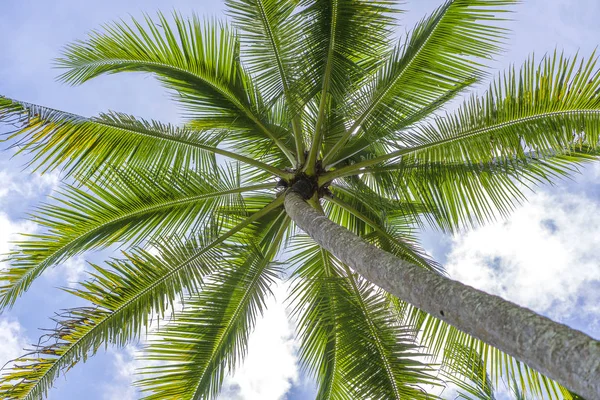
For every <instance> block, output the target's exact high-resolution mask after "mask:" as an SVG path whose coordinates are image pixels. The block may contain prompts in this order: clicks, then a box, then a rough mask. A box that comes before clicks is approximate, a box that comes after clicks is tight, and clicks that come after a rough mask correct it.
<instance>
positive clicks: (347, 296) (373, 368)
mask: <svg viewBox="0 0 600 400" xmlns="http://www.w3.org/2000/svg"><path fill="white" fill-rule="evenodd" d="M295 247H296V248H297V250H298V253H297V254H295V255H294V257H293V260H292V262H293V264H296V265H297V266H298V268H297V269H296V271H295V272H294V275H293V279H294V284H293V288H292V291H291V295H290V297H291V299H292V304H293V307H294V308H293V312H294V314H295V316H296V317H297V320H298V329H299V336H300V340H301V347H300V348H301V350H300V358H301V360H302V363H303V367H304V368H305V369H307V370H308V371H309V372H310V373H312V374H313V375H316V377H317V379H318V381H319V395H318V398H323V399H346V398H386V399H387V398H390V399H393V398H404V397H405V396H406V397H407V398H411V399H412V398H415V399H419V398H427V395H426V394H425V393H423V392H421V391H420V390H419V389H418V388H417V387H416V385H419V384H432V383H435V379H434V378H432V377H431V376H430V374H429V371H428V369H427V367H425V366H424V365H423V364H421V363H420V362H419V361H418V357H419V354H418V352H417V350H416V346H415V345H414V344H413V343H411V341H410V340H407V338H408V337H409V336H410V332H409V331H408V330H406V329H405V328H404V327H402V326H401V325H398V324H395V323H390V322H391V321H392V320H393V314H392V313H391V310H390V308H389V307H388V302H387V299H386V296H385V295H384V294H383V293H382V292H381V291H380V290H379V289H377V288H375V287H374V286H373V285H371V284H369V283H367V282H365V281H364V280H361V279H359V278H357V277H355V276H354V275H352V274H351V273H350V274H349V272H350V271H349V270H348V269H347V268H346V267H344V266H343V265H341V264H340V263H339V262H337V260H335V259H334V258H333V257H332V256H331V255H330V254H329V253H327V252H326V251H324V250H323V249H321V248H320V247H319V246H317V245H315V244H314V242H312V241H311V240H310V239H308V238H305V237H299V238H297V240H296V246H295ZM429 398H432V397H429Z"/></svg>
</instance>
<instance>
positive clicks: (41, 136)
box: [0, 0, 600, 399]
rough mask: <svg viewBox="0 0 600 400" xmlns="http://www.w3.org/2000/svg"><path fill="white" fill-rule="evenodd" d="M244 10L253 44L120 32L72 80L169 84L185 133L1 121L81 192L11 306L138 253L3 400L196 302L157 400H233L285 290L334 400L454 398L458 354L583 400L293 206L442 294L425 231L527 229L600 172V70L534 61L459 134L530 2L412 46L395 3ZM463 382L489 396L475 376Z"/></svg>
mask: <svg viewBox="0 0 600 400" xmlns="http://www.w3.org/2000/svg"><path fill="white" fill-rule="evenodd" d="M226 3H227V5H228V8H229V16H230V17H231V20H232V26H233V28H232V27H230V26H228V25H227V24H226V23H221V22H216V21H212V20H200V19H199V18H197V17H193V18H191V19H185V18H183V17H181V16H180V15H178V14H174V15H173V17H172V20H171V19H168V18H166V17H165V16H163V15H161V14H159V15H158V17H157V19H151V18H150V17H146V19H145V21H143V22H139V21H136V20H133V21H131V23H128V24H127V23H122V22H121V23H115V24H112V25H108V26H105V27H104V29H103V31H102V32H93V33H91V34H90V36H89V37H88V38H87V39H86V40H85V41H81V42H76V43H73V44H71V45H69V46H67V47H66V49H65V51H64V55H63V57H62V58H60V59H58V61H57V62H58V65H59V67H61V68H64V71H65V72H64V73H63V74H62V75H61V79H62V80H63V81H65V82H67V83H70V84H81V83H83V82H85V81H88V80H90V79H92V78H94V77H97V76H99V75H102V74H107V73H117V72H145V73H151V74H153V75H155V76H156V77H157V78H158V79H159V81H160V82H161V83H162V84H163V85H164V86H165V87H166V88H167V89H168V90H169V91H170V93H171V94H172V96H173V98H174V100H175V101H177V102H178V103H179V104H180V105H181V106H182V110H183V113H184V117H185V120H186V122H185V124H183V125H182V126H172V125H168V124H163V123H160V122H157V121H147V120H141V119H136V118H134V117H132V116H129V115H124V114H120V113H114V112H111V113H107V114H102V115H99V116H97V117H94V118H85V117H81V116H78V115H73V114H68V113H65V112H62V111H57V110H53V109H48V108H45V107H41V106H37V105H32V104H28V103H24V102H20V101H16V100H12V99H8V98H0V118H2V119H3V120H4V121H9V122H12V123H17V124H19V128H18V129H17V130H16V131H15V132H13V134H12V135H11V136H10V137H11V138H12V140H13V141H15V143H16V144H17V145H18V146H20V150H19V151H21V152H27V153H31V154H32V164H33V165H34V166H35V167H36V168H37V169H40V170H42V171H48V170H52V169H56V168H61V169H62V171H63V172H64V173H63V176H64V178H65V179H64V180H65V183H64V186H63V187H62V189H61V190H60V194H59V195H58V196H57V197H56V199H55V201H53V202H52V203H50V204H48V205H45V206H43V207H42V208H40V209H39V210H38V211H37V213H36V214H35V215H34V216H33V219H34V220H35V221H36V222H38V223H39V224H41V225H42V226H44V227H45V228H46V231H45V232H44V233H42V234H37V235H33V237H31V238H29V239H28V240H27V241H24V242H21V243H18V244H17V246H16V248H15V250H14V252H13V253H11V254H10V255H9V261H10V268H9V269H8V270H6V271H4V272H2V277H1V279H2V280H3V281H4V284H3V286H2V287H1V289H0V304H1V306H2V307H10V306H11V305H12V304H13V303H14V302H15V301H16V300H17V298H18V297H19V296H20V295H21V294H22V293H23V292H24V291H25V290H27V289H28V288H29V286H30V285H31V283H32V282H33V280H34V279H35V278H37V277H38V276H39V275H40V274H41V273H42V272H43V271H44V270H45V269H47V268H49V267H51V266H53V265H56V264H59V263H61V262H63V261H64V260H66V259H67V258H68V257H73V256H75V255H77V254H81V253H83V252H85V251H88V250H91V249H98V248H106V247H108V246H110V245H112V244H114V243H120V244H125V245H126V249H127V250H126V252H125V255H124V257H123V258H122V259H115V260H111V261H108V262H107V263H106V265H104V266H100V265H93V272H92V276H91V278H90V280H88V281H86V282H83V283H81V285H80V286H79V287H78V288H77V289H73V290H69V291H70V292H71V294H72V295H73V296H77V297H79V298H81V299H83V300H85V301H86V302H87V303H88V304H89V305H88V306H85V307H80V308H74V309H70V310H67V311H65V312H64V313H62V315H61V316H60V318H59V319H58V324H57V327H56V329H55V330H54V331H52V332H51V333H50V334H49V336H50V338H51V339H52V341H51V343H52V344H51V345H49V346H47V347H43V348H40V349H37V350H36V351H37V354H36V355H35V356H32V355H28V356H24V357H23V358H21V359H19V360H17V361H16V362H15V365H14V366H13V368H12V369H11V370H9V371H8V373H6V374H5V375H4V378H3V383H2V385H1V386H0V392H1V393H2V397H3V398H37V397H40V396H42V395H44V394H45V393H46V392H47V390H48V389H49V388H50V387H51V386H52V382H53V380H54V379H56V378H57V377H58V376H59V375H60V374H62V373H65V372H66V371H67V370H68V369H70V368H71V367H72V366H73V364H75V363H76V362H78V361H80V360H85V358H86V357H87V356H88V355H89V354H92V353H94V352H96V351H97V350H98V349H99V348H100V347H101V346H103V345H105V344H115V345H125V344H126V343H130V342H132V341H134V340H136V339H138V338H139V336H140V334H142V332H144V330H145V328H148V327H149V326H150V324H151V322H152V318H151V316H153V317H158V318H161V317H163V316H164V315H165V312H166V311H167V310H168V309H169V308H170V307H171V308H172V307H174V304H175V303H176V302H177V301H178V300H179V299H185V301H184V307H183V310H182V311H178V312H176V313H175V316H174V317H173V319H172V321H171V322H170V323H169V324H168V325H166V327H165V328H162V329H160V330H159V331H157V332H155V334H154V335H153V340H152V341H151V342H150V345H149V347H148V348H147V349H146V352H145V357H146V358H148V359H151V360H157V361H159V363H158V365H156V366H153V367H149V368H147V369H146V370H144V371H143V374H142V376H141V380H140V381H139V385H140V387H141V388H142V390H143V391H145V393H146V394H147V396H148V398H151V399H154V398H156V399H158V398H177V399H188V398H189V399H197V398H212V397H214V396H216V395H217V393H218V391H219V388H220V385H221V383H222V379H223V377H224V375H225V374H226V373H227V372H228V371H230V370H231V369H233V368H234V367H235V366H236V365H237V364H238V363H239V361H240V360H241V358H242V357H243V355H244V352H245V349H246V344H247V340H248V336H249V334H250V333H251V331H252V328H253V326H254V323H255V321H256V318H257V316H258V315H259V314H260V313H261V312H262V311H263V308H264V305H265V299H266V298H267V296H268V295H269V293H270V287H271V286H272V285H273V284H275V283H276V282H277V281H280V280H281V279H288V280H289V281H290V282H291V286H290V296H289V304H290V307H291V310H292V314H293V316H294V318H295V321H296V324H297V328H298V335H299V338H300V342H301V347H300V358H301V361H302V363H303V365H304V367H305V368H306V370H307V371H309V372H310V373H311V374H312V375H313V376H314V377H315V379H316V380H317V382H318V398H319V399H345V398H372V399H396V398H398V399H399V398H411V399H413V398H414V399H416V398H432V396H431V395H427V394H426V393H425V392H424V390H423V389H422V387H424V385H430V384H441V382H440V381H438V379H437V378H436V377H435V373H434V372H435V371H434V370H432V368H431V367H430V366H429V365H428V364H427V361H428V360H429V359H424V358H423V357H422V356H419V354H421V353H423V349H420V348H419V346H423V347H424V352H426V353H429V354H431V355H433V356H434V357H438V356H439V357H440V359H443V360H446V361H447V360H450V359H452V352H446V353H444V352H443V349H444V348H445V347H448V346H447V345H448V344H449V343H451V344H452V345H453V346H467V348H468V349H477V350H478V351H480V352H481V353H482V354H485V359H486V360H487V364H486V363H483V364H484V365H483V372H482V373H483V375H485V373H486V372H487V373H490V374H492V375H493V376H494V377H495V378H497V377H499V376H501V375H503V374H504V375H507V376H509V377H511V378H512V377H518V378H519V379H517V381H519V385H521V390H526V391H530V392H532V393H534V394H537V395H541V394H542V393H545V394H546V395H548V396H550V397H557V398H558V397H565V398H571V394H569V392H568V391H567V390H566V389H564V388H562V387H561V386H559V385H558V384H556V383H554V382H553V381H550V380H549V379H547V378H545V377H544V376H542V375H540V374H538V373H537V372H535V371H533V370H531V369H529V368H527V367H526V366H524V365H522V364H521V363H519V362H518V361H516V360H514V359H512V358H511V357H508V356H506V355H505V354H503V353H501V352H500V351H498V350H495V349H493V348H492V347H490V346H488V345H486V344H485V343H483V342H480V341H478V340H475V339H473V338H472V337H471V336H469V335H467V334H464V333H461V332H460V331H458V330H457V329H455V328H453V327H451V326H449V325H447V324H446V323H444V322H442V321H440V320H438V319H436V318H435V317H433V316H429V315H427V314H426V313H424V312H422V311H420V310H418V309H416V308H414V307H412V306H410V305H409V304H407V303H405V302H403V301H401V300H398V299H397V298H395V297H394V296H391V295H389V294H387V293H385V292H384V291H383V290H381V289H379V288H378V287H376V286H375V285H373V284H372V283H370V282H368V281H367V280H365V279H364V278H362V277H361V276H359V275H357V274H356V273H354V272H353V270H351V269H350V268H349V267H348V266H346V265H344V264H343V263H342V262H340V261H339V260H338V258H337V257H336V256H335V255H333V254H331V253H330V252H328V251H326V250H324V249H323V248H322V247H320V246H319V245H317V244H316V243H315V242H314V241H312V240H311V239H310V238H309V237H307V236H304V235H302V234H301V232H300V231H299V230H298V229H297V228H296V227H295V224H294V222H293V221H292V220H291V218H290V216H289V215H288V213H286V211H285V209H284V208H283V203H284V198H285V196H286V194H287V193H288V192H289V191H291V190H292V188H293V190H294V191H295V192H297V193H300V194H301V195H302V196H303V197H304V198H305V199H306V200H307V201H308V202H309V204H311V205H312V206H313V207H314V208H316V209H318V210H319V211H320V212H323V213H324V214H325V215H326V216H327V217H328V218H329V219H331V220H332V221H334V222H336V223H338V224H340V225H342V226H343V227H345V228H347V229H348V230H350V231H352V232H354V233H355V234H357V235H359V236H361V237H363V238H365V239H366V240H368V241H369V242H371V243H372V244H374V245H376V246H378V247H380V248H382V249H384V250H386V251H388V252H390V253H392V254H394V255H396V256H398V257H400V258H402V259H405V260H408V261H410V262H411V263H413V264H417V265H419V266H422V267H423V268H427V269H431V270H434V271H441V268H440V266H438V265H437V264H436V263H435V262H434V261H433V260H431V259H429V258H428V257H427V256H426V255H425V254H424V252H422V251H421V250H420V248H419V246H418V244H417V241H416V239H415V237H414V227H415V225H419V224H422V223H429V224H431V225H432V226H435V227H438V228H439V229H441V230H444V231H455V230H459V229H461V228H463V227H469V226H472V225H475V224H480V223H484V222H486V221H488V220H490V219H493V218H494V217H495V216H497V215H499V214H500V215H506V214H507V213H509V212H510V211H511V209H512V208H513V207H514V206H515V205H516V204H518V202H519V201H520V200H521V199H523V192H522V188H523V187H530V186H531V185H536V184H538V183H543V182H549V181H550V180H551V179H553V178H555V177H559V176H561V175H564V174H566V173H569V172H571V171H573V170H574V169H575V167H574V165H576V164H577V163H581V162H585V161H589V160H593V159H595V156H596V151H597V150H596V149H597V140H598V133H599V131H600V96H599V91H600V75H599V74H598V72H597V69H596V67H595V59H594V58H593V57H592V58H591V59H590V61H587V62H586V61H581V60H577V59H572V60H568V59H566V58H564V57H563V56H562V55H554V56H550V57H546V58H544V59H543V60H542V62H541V63H540V64H539V66H537V65H536V64H535V62H534V61H533V59H532V60H531V61H529V62H527V63H526V64H525V65H524V66H523V67H522V68H521V69H520V70H511V71H508V72H507V73H505V74H504V75H502V76H501V77H500V78H498V79H497V80H496V81H495V82H494V83H493V84H492V85H491V87H490V88H489V90H488V91H487V92H486V93H485V94H484V95H483V96H482V97H475V96H473V97H471V98H470V99H469V100H467V101H466V102H465V103H464V104H463V105H462V106H461V107H460V108H458V110H456V111H455V112H453V113H450V114H444V115H442V114H441V113H440V112H439V110H441V109H442V107H443V106H444V105H446V104H447V103H448V102H449V101H450V100H452V99H454V98H455V96H457V95H458V94H460V93H463V92H464V90H465V89H467V88H468V87H469V86H470V85H472V84H474V83H476V82H479V81H480V80H481V79H482V78H484V77H485V76H486V66H485V60H487V59H489V58H490V57H492V56H494V55H495V54H496V53H497V52H498V51H499V50H500V49H501V44H502V40H503V38H504V35H505V30H504V29H503V28H501V27H500V25H501V24H498V23H496V22H495V21H501V19H500V18H499V16H500V13H501V12H502V11H505V9H507V7H508V6H510V5H511V4H513V3H515V1H512V0H454V1H447V2H446V3H444V4H443V5H442V6H440V7H439V8H438V9H437V10H435V11H434V12H433V13H432V14H431V15H430V16H428V17H426V18H424V19H423V20H422V21H420V22H419V23H418V24H417V25H416V26H415V28H414V29H413V30H412V31H411V33H410V34H408V35H407V36H406V37H405V38H402V39H401V40H400V41H397V39H395V38H394V27H395V25H394V23H395V16H396V13H397V12H398V10H397V9H396V6H395V4H394V3H395V2H393V1H368V0H299V1H295V0H284V1H282V0H226ZM490 21H492V22H491V23H490ZM286 250H287V251H288V256H287V257H285V258H282V257H280V255H281V254H282V252H284V251H286ZM277 259H279V260H282V259H283V260H285V262H283V263H281V262H276V260H277ZM175 308H176V309H177V308H178V307H177V306H175ZM418 345H419V346H418ZM446 361H445V363H446ZM446 364H447V365H454V364H456V365H462V367H460V368H459V367H456V366H455V367H454V368H450V370H454V371H458V372H457V373H458V374H459V375H460V374H462V375H467V374H465V373H464V368H465V365H467V364H465V363H462V364H461V363H454V364H453V363H451V362H450V363H446ZM446 364H445V365H446ZM486 365H487V367H486ZM490 366H491V367H492V368H490ZM461 368H462V369H461ZM461 371H462V372H461ZM15 383H16V384H15ZM427 396H429V397H427Z"/></svg>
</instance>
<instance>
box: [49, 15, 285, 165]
mask: <svg viewBox="0 0 600 400" xmlns="http://www.w3.org/2000/svg"><path fill="white" fill-rule="evenodd" d="M173 19H174V23H175V30H172V29H171V28H170V24H169V23H168V21H167V20H166V18H165V16H164V15H162V14H159V15H158V22H154V21H153V20H151V19H150V17H146V21H145V22H146V27H144V26H143V25H142V24H141V23H139V22H138V21H136V20H132V24H131V25H126V24H124V23H115V24H112V25H107V26H105V27H104V29H105V33H100V32H98V31H96V32H93V33H92V34H90V36H89V38H88V40H87V41H84V42H78V43H74V44H71V45H69V46H68V47H67V48H66V50H65V52H64V56H63V58H61V59H59V60H58V61H57V62H58V66H59V67H61V68H65V69H67V71H66V72H64V73H63V74H62V75H61V79H62V80H64V81H65V82H68V83H71V84H80V83H83V82H85V81H88V80H90V79H92V78H94V77H96V76H99V75H102V74H105V73H117V72H127V71H130V72H149V73H152V74H155V75H156V76H157V77H158V79H159V80H160V81H161V82H162V83H163V84H164V85H165V86H166V87H167V88H168V89H171V90H172V91H173V93H174V95H175V97H176V99H178V100H179V102H180V103H181V104H183V105H184V106H185V109H186V111H187V116H188V118H189V119H191V120H192V121H193V122H194V123H195V124H196V126H201V127H205V126H206V125H207V124H208V126H210V127H220V128H227V129H231V128H235V127H237V128H238V129H244V130H247V129H248V127H252V128H251V130H252V131H253V132H254V133H255V134H257V135H259V136H262V137H263V138H267V139H269V140H272V141H274V142H275V143H276V144H277V146H278V147H279V149H280V151H281V152H282V153H283V154H284V155H285V156H286V157H287V158H288V159H289V160H290V161H293V160H294V158H293V154H292V153H291V151H290V150H289V149H288V148H287V147H286V144H285V143H284V141H282V139H281V138H280V137H279V136H278V135H276V134H274V132H273V131H272V130H271V129H270V128H269V127H268V126H267V125H266V124H265V122H264V121H262V118H261V113H262V106H261V101H260V98H259V97H258V95H257V93H256V92H255V90H254V87H253V83H252V82H251V80H250V77H249V76H248V75H247V74H246V73H245V71H244V69H243V68H242V66H241V64H240V62H239V61H240V60H239V41H238V38H237V37H236V35H235V34H234V33H233V32H231V30H230V29H229V28H228V27H227V26H226V25H224V24H217V23H212V22H205V23H204V24H203V23H201V22H200V21H199V19H198V18H197V17H194V18H193V19H192V20H189V21H186V20H184V19H183V18H182V17H180V16H179V15H178V14H174V15H173ZM158 27H160V28H158Z"/></svg>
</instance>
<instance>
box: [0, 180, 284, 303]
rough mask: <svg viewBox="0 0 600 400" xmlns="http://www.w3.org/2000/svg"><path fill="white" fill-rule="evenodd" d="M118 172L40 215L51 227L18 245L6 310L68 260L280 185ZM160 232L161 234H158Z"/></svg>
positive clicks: (167, 231)
mask: <svg viewBox="0 0 600 400" xmlns="http://www.w3.org/2000/svg"><path fill="white" fill-rule="evenodd" d="M119 172H120V171H118V170H117V171H116V174H115V176H116V177H115V178H114V179H112V180H110V182H108V185H107V186H106V187H103V186H101V185H98V184H95V183H93V182H91V181H90V182H88V183H87V185H86V186H87V187H88V189H89V191H85V190H82V189H80V188H77V187H74V186H66V189H65V190H64V191H63V193H62V195H61V196H60V197H59V198H57V199H56V200H57V202H58V204H56V205H47V206H45V207H43V208H41V209H40V210H39V211H38V213H37V215H35V216H34V218H35V220H36V221H37V222H38V223H39V224H40V225H42V226H43V227H45V228H46V229H47V231H46V232H44V233H41V234H34V235H30V238H29V239H28V240H27V241H23V242H20V243H17V245H16V248H15V250H14V251H13V252H12V253H11V254H10V255H9V259H8V261H9V262H10V268H9V269H8V270H6V271H3V272H2V275H1V278H2V280H3V285H2V287H1V288H0V293H1V300H0V304H1V305H2V307H6V306H11V305H12V304H13V303H14V302H15V300H16V298H17V297H18V296H19V295H21V294H22V293H23V292H24V291H25V290H27V288H28V287H29V286H30V285H31V283H32V282H33V280H34V279H35V278H37V277H38V276H39V275H40V274H41V273H42V272H43V271H44V270H45V269H47V268H48V267H50V266H52V265H56V264H58V263H60V262H62V261H64V260H65V259H66V258H68V257H72V256H74V255H77V254H80V253H82V252H84V251H89V250H92V249H95V248H102V247H106V246H109V245H111V244H113V243H118V242H120V243H123V242H130V243H131V244H136V243H139V242H140V241H142V240H144V241H147V240H150V239H152V238H153V237H169V236H171V235H175V234H184V233H186V232H187V231H189V230H192V231H193V230H196V229H198V227H201V226H202V225H203V223H205V222H207V221H209V220H210V217H211V216H212V214H213V213H214V212H215V211H216V210H217V209H219V208H220V207H223V206H225V205H228V204H229V205H231V206H233V207H236V208H239V207H241V208H243V207H244V206H243V202H242V201H241V200H242V199H241V198H240V196H241V194H242V193H244V192H251V191H256V190H264V189H268V188H269V187H272V186H273V184H262V185H251V186H246V187H243V186H239V182H236V181H227V180H224V179H226V176H227V174H225V173H222V174H219V175H218V176H212V177H209V176H206V175H204V176H200V175H196V174H194V173H188V174H186V175H185V176H183V175H179V174H171V175H168V174H167V175H166V176H163V178H164V179H163V180H156V179H154V176H153V174H151V173H150V174H147V173H146V172H147V171H136V170H127V171H125V172H124V173H122V174H121V173H119ZM155 235H156V236H155Z"/></svg>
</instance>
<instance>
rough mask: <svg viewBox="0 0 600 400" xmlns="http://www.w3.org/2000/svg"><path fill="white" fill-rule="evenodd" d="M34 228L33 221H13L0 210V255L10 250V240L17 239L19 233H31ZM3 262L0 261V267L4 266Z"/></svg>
mask: <svg viewBox="0 0 600 400" xmlns="http://www.w3.org/2000/svg"><path fill="white" fill-rule="evenodd" d="M35 230H36V225H35V224H34V223H33V222H28V221H27V222H14V221H12V220H11V219H10V218H9V217H8V215H6V214H5V213H3V212H0V255H3V254H6V253H8V252H9V251H10V250H11V248H12V242H14V241H16V240H18V239H19V236H20V235H19V234H20V233H25V234H27V233H33V232H35ZM2 258H3V257H2ZM4 264H5V263H0V269H2V268H5V265H4Z"/></svg>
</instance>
